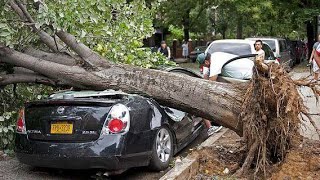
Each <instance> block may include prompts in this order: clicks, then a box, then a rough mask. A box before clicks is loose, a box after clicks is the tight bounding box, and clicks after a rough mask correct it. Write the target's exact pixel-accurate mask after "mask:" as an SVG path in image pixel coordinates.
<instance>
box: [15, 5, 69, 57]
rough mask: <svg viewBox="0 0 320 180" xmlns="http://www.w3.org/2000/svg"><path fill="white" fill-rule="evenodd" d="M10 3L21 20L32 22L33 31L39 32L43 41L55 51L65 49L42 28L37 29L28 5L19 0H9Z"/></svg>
mask: <svg viewBox="0 0 320 180" xmlns="http://www.w3.org/2000/svg"><path fill="white" fill-rule="evenodd" d="M9 5H10V6H11V8H12V9H13V10H14V11H15V12H16V13H17V14H18V15H19V17H20V18H21V20H23V21H26V20H27V21H28V22H29V23H30V24H31V28H32V31H33V32H34V33H37V34H38V36H39V37H40V39H41V41H42V42H43V43H45V44H46V45H47V46H48V47H49V48H50V49H51V50H52V51H53V52H59V50H61V49H63V46H61V45H60V44H58V43H57V44H56V43H55V41H54V39H53V38H52V37H51V36H50V35H49V34H48V33H46V32H45V31H43V30H41V29H37V28H36V26H35V22H34V20H33V19H32V17H31V15H30V14H29V13H28V11H27V9H26V7H25V6H24V5H23V4H22V3H21V2H20V1H18V0H15V1H14V0H11V1H9Z"/></svg>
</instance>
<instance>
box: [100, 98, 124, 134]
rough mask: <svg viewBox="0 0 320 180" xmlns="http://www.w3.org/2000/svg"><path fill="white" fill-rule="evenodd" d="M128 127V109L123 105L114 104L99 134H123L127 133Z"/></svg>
mask: <svg viewBox="0 0 320 180" xmlns="http://www.w3.org/2000/svg"><path fill="white" fill-rule="evenodd" d="M129 127H130V114H129V109H128V108H127V106H125V105H123V104H116V105H114V106H113V107H112V108H111V110H110V112H109V114H108V116H107V119H106V121H105V123H104V126H103V128H102V132H101V134H118V133H125V132H128V131H129Z"/></svg>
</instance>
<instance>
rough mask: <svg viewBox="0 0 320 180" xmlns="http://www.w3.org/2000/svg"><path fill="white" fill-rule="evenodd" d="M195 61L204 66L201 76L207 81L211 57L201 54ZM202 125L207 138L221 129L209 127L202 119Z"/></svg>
mask: <svg viewBox="0 0 320 180" xmlns="http://www.w3.org/2000/svg"><path fill="white" fill-rule="evenodd" d="M197 61H198V62H199V64H204V65H203V75H204V79H207V80H210V79H209V76H208V74H209V69H210V64H211V63H210V61H211V56H210V54H209V53H208V54H207V55H205V54H204V53H201V54H199V55H198V57H197ZM203 122H204V124H205V125H206V127H207V128H208V131H207V134H208V136H211V135H212V134H214V133H217V132H219V131H220V130H221V129H222V126H213V125H211V121H209V120H207V119H203Z"/></svg>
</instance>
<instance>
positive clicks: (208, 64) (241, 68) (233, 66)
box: [199, 52, 254, 81]
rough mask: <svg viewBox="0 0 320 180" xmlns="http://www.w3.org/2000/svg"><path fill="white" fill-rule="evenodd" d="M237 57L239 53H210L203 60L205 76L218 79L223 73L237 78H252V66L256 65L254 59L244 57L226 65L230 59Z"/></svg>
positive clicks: (213, 79)
mask: <svg viewBox="0 0 320 180" xmlns="http://www.w3.org/2000/svg"><path fill="white" fill-rule="evenodd" d="M235 57H237V55H234V54H229V53H224V52H215V53H213V54H211V55H210V54H208V55H207V56H206V58H205V60H204V61H203V63H204V67H203V74H204V78H205V79H209V80H212V81H216V80H217V78H218V76H219V75H221V76H225V77H231V78H235V79H245V80H246V79H251V77H252V68H253V66H254V62H253V61H252V60H250V59H248V58H242V59H237V60H235V61H232V62H230V63H228V64H227V65H225V64H226V63H227V62H228V61H229V60H230V59H232V58H235ZM199 63H200V62H199ZM224 65H225V66H224ZM223 66H224V67H223ZM222 67H223V69H222Z"/></svg>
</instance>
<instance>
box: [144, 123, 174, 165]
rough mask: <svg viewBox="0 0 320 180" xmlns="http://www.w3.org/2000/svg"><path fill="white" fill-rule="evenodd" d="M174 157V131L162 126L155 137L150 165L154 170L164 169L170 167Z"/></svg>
mask: <svg viewBox="0 0 320 180" xmlns="http://www.w3.org/2000/svg"><path fill="white" fill-rule="evenodd" d="M172 157H173V138H172V133H171V131H170V130H169V129H168V128H167V127H164V126H163V127H161V128H160V129H159V130H158V131H157V133H156V136H155V138H154V143H153V148H152V155H151V160H150V164H149V167H150V169H151V170H154V171H163V170H165V169H167V168H168V167H169V164H170V162H171V160H172Z"/></svg>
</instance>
